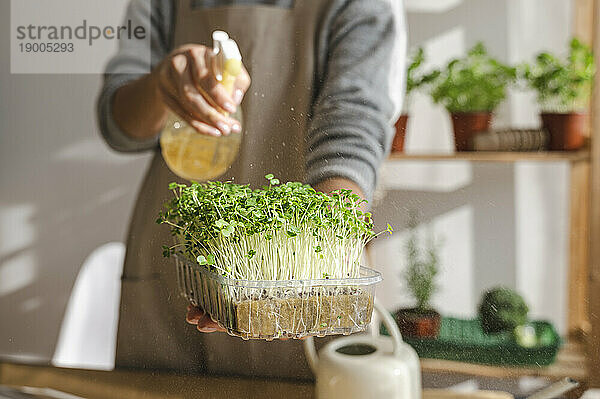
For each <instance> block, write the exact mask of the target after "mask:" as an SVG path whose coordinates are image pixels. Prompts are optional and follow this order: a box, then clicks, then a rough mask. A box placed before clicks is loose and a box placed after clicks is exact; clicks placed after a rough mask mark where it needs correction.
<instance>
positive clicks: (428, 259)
mask: <svg viewBox="0 0 600 399" xmlns="http://www.w3.org/2000/svg"><path fill="white" fill-rule="evenodd" d="M410 230H411V231H410V237H409V239H408V240H407V242H406V253H407V263H408V265H407V269H406V271H405V273H404V278H405V280H406V285H407V288H408V290H409V291H410V292H411V294H412V296H413V297H414V299H415V301H416V310H417V311H418V312H426V311H428V310H430V309H431V304H430V301H431V297H432V295H433V294H434V293H435V291H436V290H437V285H436V284H435V276H436V275H437V274H438V272H439V256H438V254H437V252H438V245H436V243H435V242H434V240H433V238H432V237H430V238H429V242H428V246H427V249H426V251H425V252H426V253H425V254H422V253H421V251H420V249H419V239H418V235H417V232H416V222H414V221H411V225H410Z"/></svg>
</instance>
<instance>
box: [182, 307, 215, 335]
mask: <svg viewBox="0 0 600 399" xmlns="http://www.w3.org/2000/svg"><path fill="white" fill-rule="evenodd" d="M185 319H186V321H187V322H188V323H189V324H194V325H196V328H197V329H198V331H200V332H204V333H210V332H215V331H225V329H223V328H222V327H220V326H219V325H218V324H217V323H215V322H214V321H212V319H211V318H210V316H209V315H208V313H206V312H204V310H202V309H201V308H199V307H197V306H192V305H189V306H188V310H187V315H186V317H185Z"/></svg>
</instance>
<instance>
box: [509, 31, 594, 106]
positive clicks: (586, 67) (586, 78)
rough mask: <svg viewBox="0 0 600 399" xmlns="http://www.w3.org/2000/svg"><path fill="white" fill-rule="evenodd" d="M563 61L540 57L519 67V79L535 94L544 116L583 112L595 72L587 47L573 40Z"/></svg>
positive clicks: (550, 57) (553, 57)
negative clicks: (557, 113) (545, 114)
mask: <svg viewBox="0 0 600 399" xmlns="http://www.w3.org/2000/svg"><path fill="white" fill-rule="evenodd" d="M569 47H570V51H569V55H568V56H567V58H566V59H560V58H559V57H557V56H555V55H553V54H551V53H547V52H544V53H540V54H538V56H537V57H536V60H535V63H533V64H531V65H528V64H525V65H523V66H522V67H521V73H520V74H521V76H522V77H523V78H524V79H525V81H526V82H527V84H528V85H529V87H531V88H532V89H534V90H535V91H536V92H537V99H538V103H539V104H540V106H541V108H542V110H544V111H546V112H561V113H569V112H574V111H582V110H585V109H586V107H587V105H588V101H589V98H590V94H591V87H592V81H593V78H594V73H595V71H596V69H595V66H594V55H593V53H592V50H591V49H590V47H589V46H587V45H585V44H584V43H582V42H581V41H579V40H578V39H572V40H571V43H570V46H569Z"/></svg>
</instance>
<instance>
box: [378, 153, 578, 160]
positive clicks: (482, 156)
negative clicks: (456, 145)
mask: <svg viewBox="0 0 600 399" xmlns="http://www.w3.org/2000/svg"><path fill="white" fill-rule="evenodd" d="M388 159H389V160H390V161H471V162H527V161H538V162H560V161H568V162H581V161H588V160H589V159H590V152H589V151H588V150H579V151H543V152H542V151H540V152H492V151H472V152H456V153H452V154H404V153H392V154H390V157H389V158H388Z"/></svg>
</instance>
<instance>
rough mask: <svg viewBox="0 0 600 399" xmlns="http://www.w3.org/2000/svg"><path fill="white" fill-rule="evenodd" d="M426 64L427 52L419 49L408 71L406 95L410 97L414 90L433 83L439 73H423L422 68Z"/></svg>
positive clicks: (411, 59)
mask: <svg viewBox="0 0 600 399" xmlns="http://www.w3.org/2000/svg"><path fill="white" fill-rule="evenodd" d="M424 62H425V51H424V50H423V48H422V47H419V48H418V49H417V50H416V51H415V52H414V53H413V55H412V57H411V58H410V64H409V65H408V69H407V71H406V95H407V96H409V95H410V94H411V93H412V92H413V91H414V90H416V89H418V88H420V87H422V86H425V85H427V84H429V83H431V82H433V81H434V80H435V79H436V78H437V77H438V75H439V74H440V72H439V71H437V70H436V71H433V72H431V73H423V71H422V67H423V63H424Z"/></svg>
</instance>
